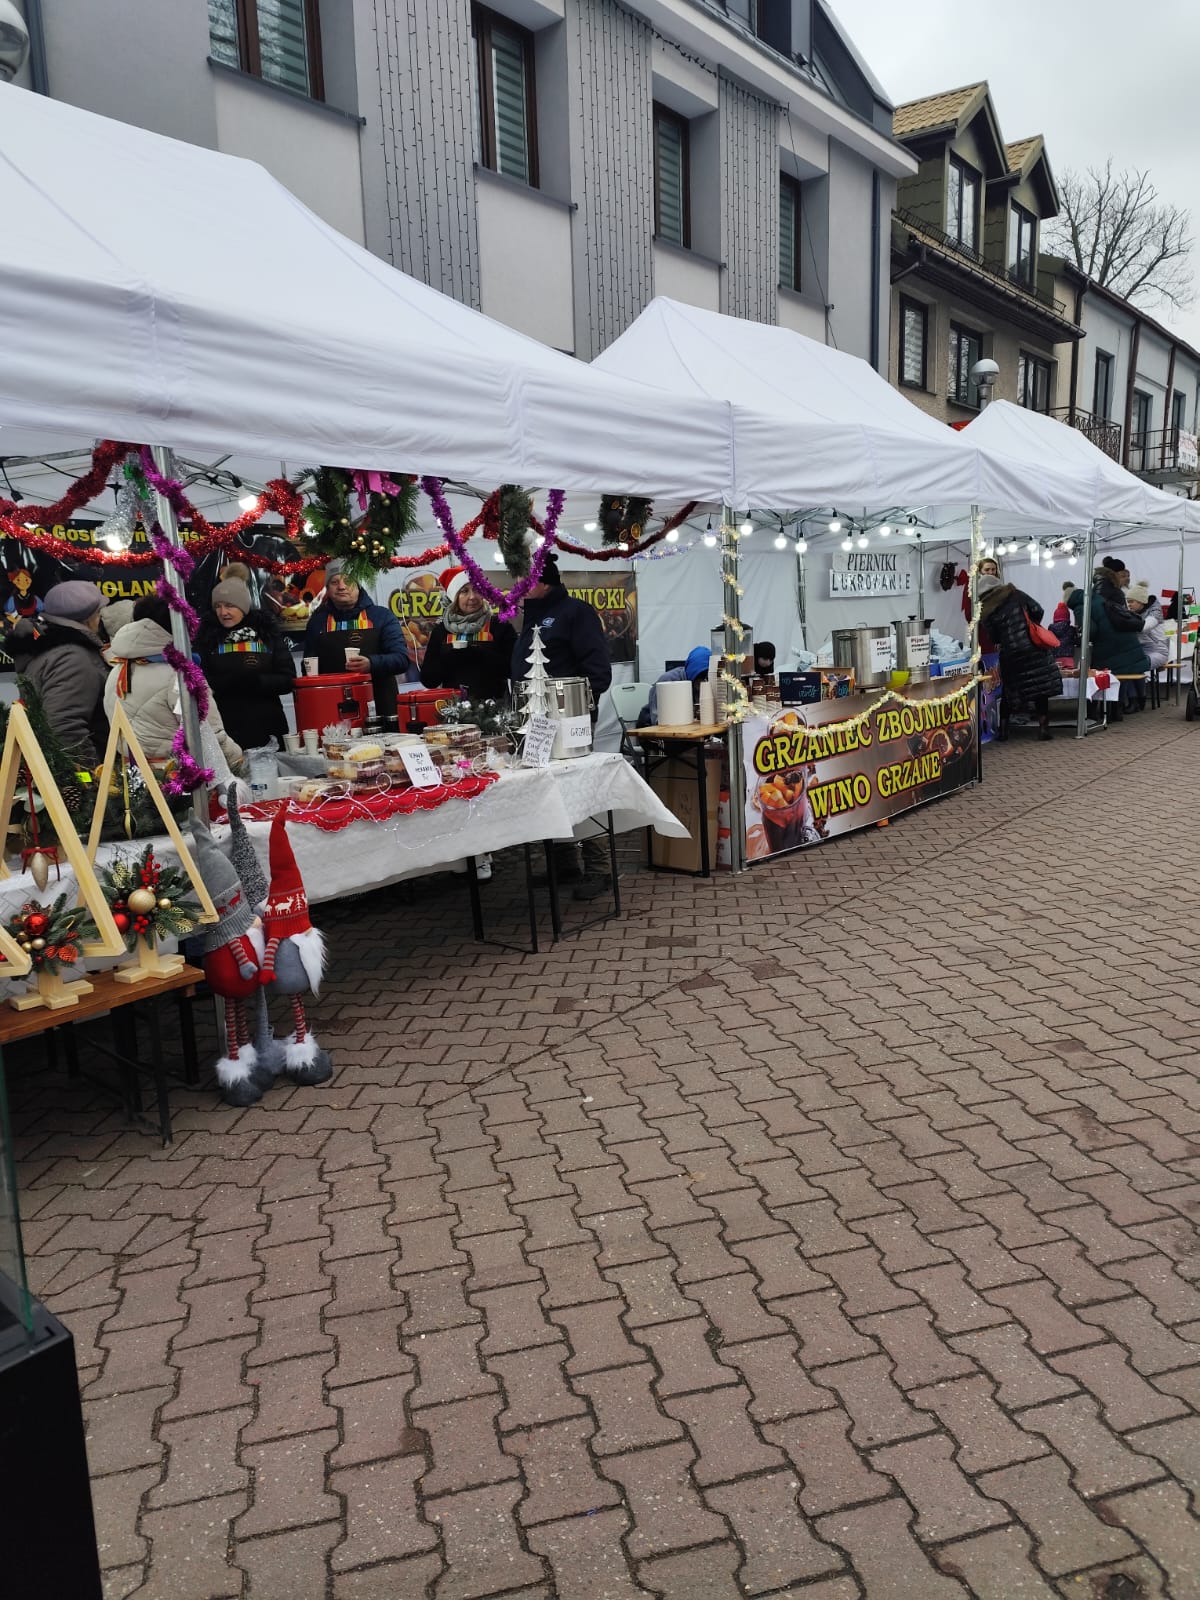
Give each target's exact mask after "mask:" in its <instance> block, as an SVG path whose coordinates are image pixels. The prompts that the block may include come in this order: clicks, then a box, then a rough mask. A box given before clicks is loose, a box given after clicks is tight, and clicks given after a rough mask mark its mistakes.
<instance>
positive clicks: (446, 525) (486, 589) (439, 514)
mask: <svg viewBox="0 0 1200 1600" xmlns="http://www.w3.org/2000/svg"><path fill="white" fill-rule="evenodd" d="M421 487H422V489H424V491H425V493H426V494H427V495H428V496H429V503H430V505H431V506H432V507H433V514H434V516H435V517H436V518H437V523H438V526H439V527H440V528H441V530H442V532H443V533H444V534H445V535H446V542H447V543H448V544H449V546H450V548H451V550H453V551H454V554H455V556H456V557H457V558H458V561H459V562H460V564H461V565H462V566H463V567H465V568H466V571H467V575H468V577H469V578H470V580H471V587H472V589H474V590H475V592H476V594H481V595H482V596H483V598H484V599H485V600H486V601H488V603H489V604H490V605H493V606H495V607H496V614H497V616H498V617H499V619H500V621H501V622H511V621H512V619H513V618H514V617H515V616H516V614H517V612H518V611H519V610H520V609H521V602H522V601H523V600H524V599H525V596H526V595H527V594H528V593H529V591H530V590H531V589H532V588H533V587H534V585H535V584H537V583H540V582H541V578H542V568H543V567H544V566H545V565H546V558H547V556H548V555H549V554H550V552H551V550H552V549H553V548H554V539H555V535H556V533H557V531H558V519H559V517H560V516H561V515H562V508H563V500H564V499H565V495H564V494H563V491H562V490H561V489H551V491H550V493H549V495H547V497H546V520H545V522H544V523H543V525H542V526H543V531H542V537H541V539H540V540H539V541H538V543H537V544H536V545H535V546H534V550H533V556H532V559H531V560H530V563H529V571H528V572H527V573H526V574H525V576H524V577H523V578H518V579H517V581H516V583H514V584H513V586H512V588H511V589H510V590H509V591H508V593H507V594H505V592H504V590H503V589H497V587H496V585H495V584H494V583H493V582H492V581H491V579H490V578H489V577H488V575H487V573H486V572H485V571H484V570H483V568H482V567H481V566H480V565H479V563H478V562H477V561H476V560H475V557H474V556H473V555H472V554H471V552H470V551H469V550H468V549H467V547H466V544H465V543H464V541H463V540H462V539H461V538H460V537H459V533H458V529H457V528H456V527H455V526H454V513H453V512H452V511H451V509H450V502H449V501H448V500H447V499H446V496H445V495H444V494H443V493H442V480H441V479H440V478H422V479H421Z"/></svg>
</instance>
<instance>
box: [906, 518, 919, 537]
mask: <svg viewBox="0 0 1200 1600" xmlns="http://www.w3.org/2000/svg"><path fill="white" fill-rule="evenodd" d="M916 533H917V530H916V528H914V527H913V525H912V523H911V522H910V523H909V524H908V526H907V528H905V530H904V537H905V538H906V539H913V538H915V537H916Z"/></svg>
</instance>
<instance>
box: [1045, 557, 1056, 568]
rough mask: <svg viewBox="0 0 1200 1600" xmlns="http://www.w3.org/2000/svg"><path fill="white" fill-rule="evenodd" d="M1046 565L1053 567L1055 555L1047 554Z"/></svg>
mask: <svg viewBox="0 0 1200 1600" xmlns="http://www.w3.org/2000/svg"><path fill="white" fill-rule="evenodd" d="M1046 565H1047V566H1048V567H1052V566H1053V565H1054V557H1053V556H1047V557H1046Z"/></svg>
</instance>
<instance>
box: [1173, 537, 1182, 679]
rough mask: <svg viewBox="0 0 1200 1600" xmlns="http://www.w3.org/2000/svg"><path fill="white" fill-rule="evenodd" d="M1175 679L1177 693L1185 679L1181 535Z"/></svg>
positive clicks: (1177, 590)
mask: <svg viewBox="0 0 1200 1600" xmlns="http://www.w3.org/2000/svg"><path fill="white" fill-rule="evenodd" d="M1175 671H1176V673H1177V674H1178V676H1177V677H1176V679H1175V684H1176V692H1178V687H1179V684H1180V683H1181V682H1182V679H1183V535H1182V533H1181V534H1180V535H1179V587H1178V588H1177V589H1176V591H1175Z"/></svg>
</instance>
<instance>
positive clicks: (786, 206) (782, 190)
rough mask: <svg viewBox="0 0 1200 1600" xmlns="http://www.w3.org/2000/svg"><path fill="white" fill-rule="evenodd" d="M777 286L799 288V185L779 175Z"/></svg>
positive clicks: (784, 175)
mask: <svg viewBox="0 0 1200 1600" xmlns="http://www.w3.org/2000/svg"><path fill="white" fill-rule="evenodd" d="M779 287H780V288H781V289H795V290H796V291H797V292H798V291H799V288H800V185H799V184H798V183H797V182H796V180H795V178H789V177H788V176H787V174H786V173H780V175H779Z"/></svg>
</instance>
